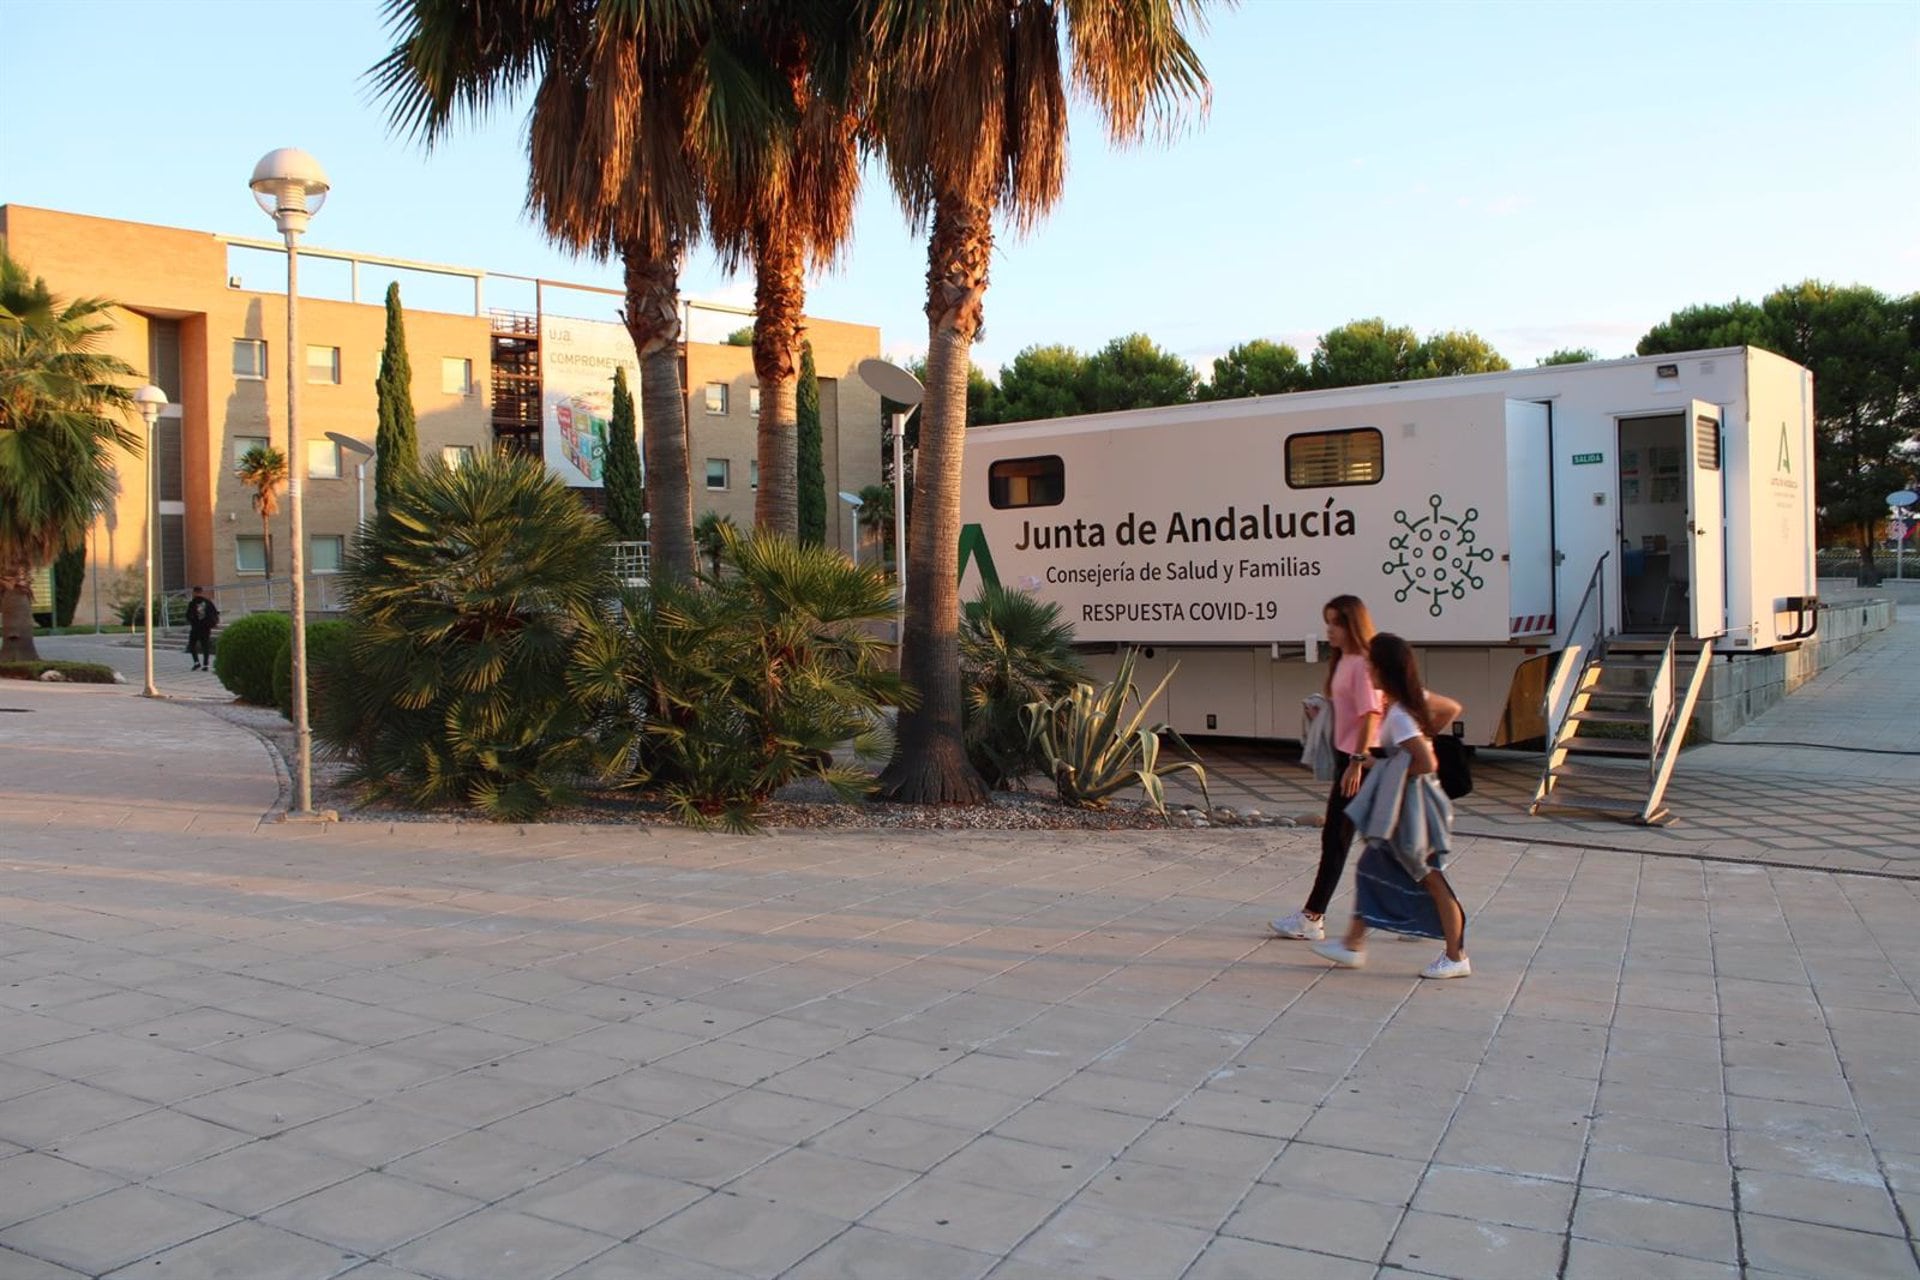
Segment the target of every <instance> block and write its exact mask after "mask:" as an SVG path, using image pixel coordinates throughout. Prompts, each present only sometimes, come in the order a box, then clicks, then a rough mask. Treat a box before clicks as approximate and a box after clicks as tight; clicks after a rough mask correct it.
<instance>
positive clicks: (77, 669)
mask: <svg viewBox="0 0 1920 1280" xmlns="http://www.w3.org/2000/svg"><path fill="white" fill-rule="evenodd" d="M47 671H58V672H59V673H60V674H61V675H63V676H65V677H66V678H67V679H68V680H71V681H73V682H74V683H75V684H112V683H113V668H112V667H108V666H102V665H101V664H100V663H98V662H60V661H55V660H52V659H47V658H40V659H36V660H34V661H32V662H0V679H6V680H38V679H39V678H40V676H41V673H43V672H47Z"/></svg>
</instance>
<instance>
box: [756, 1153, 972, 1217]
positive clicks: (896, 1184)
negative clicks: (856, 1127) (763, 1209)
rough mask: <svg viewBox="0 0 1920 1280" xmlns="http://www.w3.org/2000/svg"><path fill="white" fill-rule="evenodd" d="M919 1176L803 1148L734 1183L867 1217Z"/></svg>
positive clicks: (825, 1210)
mask: <svg viewBox="0 0 1920 1280" xmlns="http://www.w3.org/2000/svg"><path fill="white" fill-rule="evenodd" d="M942 1167H943V1168H944V1166H942ZM914 1176H915V1175H914V1174H913V1173H911V1172H909V1171H907V1170H903V1169H896V1168H893V1167H891V1166H888V1165H881V1164H873V1163H870V1162H868V1161H864V1160H854V1159H850V1158H847V1157H843V1156H835V1155H830V1154H827V1153H825V1152H820V1151H809V1150H804V1149H801V1150H794V1151H789V1152H786V1153H785V1154H784V1155H779V1156H775V1157H774V1158H773V1159H771V1160H769V1161H767V1162H766V1163H765V1164H763V1165H761V1166H760V1167H759V1168H757V1169H755V1170H753V1172H751V1173H749V1174H747V1175H745V1176H744V1177H742V1178H740V1179H739V1180H738V1181H736V1182H733V1183H732V1184H730V1185H729V1187H728V1189H729V1190H731V1191H734V1192H737V1193H738V1194H740V1195H743V1196H749V1197H753V1198H757V1199H762V1200H767V1201H770V1202H772V1203H775V1204H782V1205H787V1206H790V1207H795V1208H801V1209H808V1210H811V1211H813V1212H815V1213H820V1214H824V1215H827V1216H829V1217H836V1218H844V1219H846V1220H847V1221H850V1222H851V1221H856V1220H858V1219H859V1218H862V1217H864V1216H865V1215H866V1214H867V1212H868V1211H869V1210H871V1209H872V1208H874V1206H876V1205H878V1204H880V1203H881V1202H882V1201H884V1200H886V1199H887V1198H888V1197H890V1196H892V1195H893V1194H894V1193H895V1192H896V1191H898V1190H900V1188H902V1187H904V1186H906V1185H907V1184H908V1183H909V1182H911V1181H913V1179H914Z"/></svg>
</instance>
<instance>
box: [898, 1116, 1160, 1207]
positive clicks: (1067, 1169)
mask: <svg viewBox="0 0 1920 1280" xmlns="http://www.w3.org/2000/svg"><path fill="white" fill-rule="evenodd" d="M1108 1163H1109V1160H1108V1158H1107V1157H1106V1156H1101V1155H1090V1154H1088V1153H1086V1152H1084V1151H1069V1150H1067V1149H1066V1148H1064V1147H1043V1146H1039V1145H1037V1144H1035V1143H1031V1142H1016V1141H1014V1140H1013V1139H1011V1138H1003V1137H1000V1136H999V1135H998V1134H991V1133H989V1134H985V1135H982V1136H981V1137H979V1138H976V1139H974V1140H973V1141H972V1142H970V1143H968V1144H967V1145H966V1146H965V1147H963V1148H961V1150H960V1151H959V1152H957V1153H956V1154H954V1155H953V1156H951V1157H949V1158H948V1159H946V1160H944V1161H942V1162H941V1163H940V1164H938V1165H936V1166H935V1169H936V1170H937V1171H938V1172H939V1173H940V1174H941V1175H942V1176H943V1177H949V1178H957V1179H959V1180H960V1181H962V1182H971V1183H973V1184H975V1185H977V1186H982V1187H1000V1188H1004V1189H1006V1190H1009V1191H1024V1192H1027V1193H1029V1194H1032V1195H1048V1196H1052V1197H1054V1198H1055V1199H1056V1200H1059V1199H1064V1198H1065V1197H1067V1196H1069V1195H1071V1194H1072V1193H1073V1192H1074V1191H1076V1190H1078V1189H1079V1188H1080V1187H1081V1186H1083V1185H1085V1183H1086V1182H1087V1180H1088V1179H1089V1178H1091V1177H1093V1175H1094V1174H1095V1173H1097V1172H1098V1171H1099V1170H1100V1169H1102V1168H1104V1167H1105V1166H1107V1165H1108ZM1161 1167H1163V1168H1164V1166H1161Z"/></svg>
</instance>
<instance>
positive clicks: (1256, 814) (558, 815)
mask: <svg viewBox="0 0 1920 1280" xmlns="http://www.w3.org/2000/svg"><path fill="white" fill-rule="evenodd" d="M180 701H181V702H183V703H184V704H185V705H188V706H192V707H195V708H198V709H199V710H202V711H205V712H207V713H208V714H209V715H214V716H218V717H219V718H220V719H222V720H225V721H227V722H228V723H229V724H236V725H239V726H241V727H242V728H245V729H249V730H251V731H252V732H254V733H256V734H258V735H259V736H260V737H261V738H262V739H263V740H265V741H266V742H267V743H268V744H269V745H270V746H272V747H273V748H274V750H275V751H276V752H277V754H278V756H279V763H280V766H281V769H282V775H283V780H284V777H285V776H287V772H288V762H289V761H291V760H292V758H293V755H294V740H293V726H292V725H291V724H289V723H288V722H287V720H286V719H285V718H284V717H283V716H281V714H280V713H279V712H278V711H276V710H274V709H272V708H271V707H254V706H248V705H247V704H245V703H241V702H232V701H224V702H223V701H220V700H218V699H214V698H199V699H184V698H183V699H180ZM345 771H346V770H345V766H344V765H342V764H340V763H339V762H337V761H333V760H328V759H326V758H324V757H323V756H321V755H320V754H318V753H316V754H315V757H314V761H313V805H314V808H316V809H332V810H334V811H335V812H337V813H338V814H339V815H340V818H341V820H342V821H344V822H467V821H472V820H473V817H474V815H473V813H472V812H471V811H470V810H464V809H460V810H420V809H408V808H404V807H402V806H399V805H395V804H390V803H385V802H380V803H373V804H365V803H362V800H361V797H360V795H359V793H358V791H357V790H356V789H354V788H352V787H350V786H348V785H346V783H345V782H344V781H342V775H343V774H344V773H345ZM1318 820H1319V815H1318V814H1317V813H1316V814H1299V815H1294V816H1281V815H1274V814H1266V813H1262V812H1260V811H1259V810H1257V809H1248V810H1234V809H1229V808H1225V807H1221V808H1216V809H1213V810H1212V811H1210V812H1209V811H1205V810H1200V809H1196V808H1192V807H1185V806H1183V807H1179V808H1174V809H1170V810H1169V811H1168V813H1167V814H1166V815H1165V816H1162V815H1160V814H1157V813H1155V812H1153V810H1152V809H1150V808H1148V807H1147V806H1146V805H1145V804H1144V803H1141V802H1138V801H1120V802H1117V803H1115V804H1114V805H1113V806H1112V807H1110V808H1107V809H1074V808H1069V807H1068V806H1066V805H1063V804H1061V803H1060V802H1059V801H1058V800H1057V799H1055V798H1054V797H1053V796H1052V795H1051V794H1050V793H1048V792H1044V791H996V792H994V793H992V795H991V796H990V797H989V798H988V801H987V803H986V804H977V805H909V804H881V803H877V802H872V801H863V800H853V801H849V800H841V799H838V798H837V797H835V796H834V795H833V793H832V792H831V791H829V790H828V789H827V787H826V786H825V785H824V784H823V783H821V782H819V781H818V780H817V779H806V780H803V781H800V782H796V783H793V784H792V785H790V786H787V787H784V788H782V789H781V790H780V791H779V792H778V793H777V794H776V796H775V797H774V799H772V800H771V801H769V802H768V803H767V804H766V805H765V806H764V808H763V809H762V811H761V814H760V824H761V825H762V826H763V827H766V828H769V829H794V828H822V827H829V828H844V829H849V830H860V829H878V828H919V829H927V830H974V831H987V830H998V831H1072V830H1084V831H1130V830H1166V829H1168V828H1175V829H1203V828H1216V827H1223V826H1225V827H1293V826H1310V825H1317V823H1318ZM545 821H547V822H551V823H557V824H564V823H608V824H620V823H629V824H641V825H658V826H671V825H674V824H675V823H676V822H677V821H678V819H677V818H675V817H674V815H673V814H672V813H671V812H670V811H669V810H668V809H667V807H666V806H665V805H664V804H663V803H662V802H660V801H659V800H658V799H657V798H655V797H653V796H650V795H648V794H647V793H645V792H638V793H636V792H628V791H613V790H610V789H609V790H603V791H594V792H590V793H589V794H588V795H587V796H586V797H585V799H584V800H583V801H582V803H580V804H578V805H574V806H570V807H568V808H565V809H559V810H555V811H554V812H553V813H552V814H550V815H549V816H548V817H547V818H546V819H545Z"/></svg>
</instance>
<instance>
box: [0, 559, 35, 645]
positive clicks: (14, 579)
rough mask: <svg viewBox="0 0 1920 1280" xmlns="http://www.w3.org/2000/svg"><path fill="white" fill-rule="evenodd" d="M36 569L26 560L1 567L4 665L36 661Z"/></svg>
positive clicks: (0, 626) (0, 625)
mask: <svg viewBox="0 0 1920 1280" xmlns="http://www.w3.org/2000/svg"><path fill="white" fill-rule="evenodd" d="M39 656H40V651H39V650H38V649H36V648H34V646H33V566H32V565H30V564H28V563H27V562H26V561H24V560H22V561H9V562H8V563H6V564H4V565H0V662H32V661H34V660H36V659H37V658H39Z"/></svg>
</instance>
